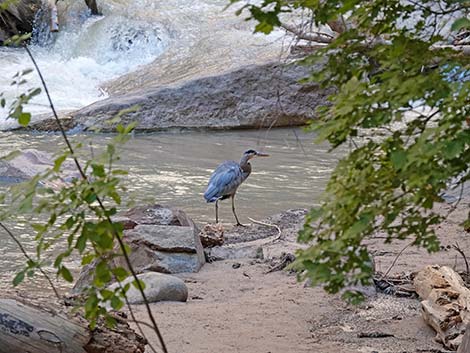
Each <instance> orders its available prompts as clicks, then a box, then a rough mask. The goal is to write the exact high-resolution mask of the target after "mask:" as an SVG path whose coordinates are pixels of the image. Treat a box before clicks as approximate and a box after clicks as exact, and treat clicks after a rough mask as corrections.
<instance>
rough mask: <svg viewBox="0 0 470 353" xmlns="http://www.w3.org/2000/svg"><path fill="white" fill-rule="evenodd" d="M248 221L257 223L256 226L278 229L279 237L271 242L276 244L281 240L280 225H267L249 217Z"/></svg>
mask: <svg viewBox="0 0 470 353" xmlns="http://www.w3.org/2000/svg"><path fill="white" fill-rule="evenodd" d="M248 219H249V220H250V221H251V222H253V223H256V224H259V225H262V226H266V227H273V228H276V229H277V231H278V235H277V237H276V238H274V239H273V240H271V241H273V242H274V241H276V240H279V239H281V235H282V232H281V228H279V226H278V225H276V224H271V223H265V222H261V221H257V220H256V219H253V218H250V217H248Z"/></svg>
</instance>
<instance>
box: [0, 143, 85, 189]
mask: <svg viewBox="0 0 470 353" xmlns="http://www.w3.org/2000/svg"><path fill="white" fill-rule="evenodd" d="M53 167H54V157H53V155H52V154H50V153H47V152H43V151H38V150H35V149H27V150H23V151H21V152H20V153H19V154H18V155H17V156H15V157H14V158H13V159H11V160H2V159H0V181H3V182H21V181H26V180H29V179H32V178H33V177H34V176H36V175H37V174H40V173H44V172H45V171H46V170H48V169H51V168H53ZM75 178H80V174H79V172H78V171H77V169H76V167H75V164H73V162H71V161H64V163H63V164H62V169H61V172H60V177H59V178H57V179H55V180H52V179H50V180H46V181H42V183H43V184H44V185H45V186H50V187H53V188H59V187H60V186H63V185H65V184H66V183H69V182H71V181H72V180H73V179H75Z"/></svg>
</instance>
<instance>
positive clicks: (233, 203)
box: [232, 194, 245, 227]
mask: <svg viewBox="0 0 470 353" xmlns="http://www.w3.org/2000/svg"><path fill="white" fill-rule="evenodd" d="M232 212H233V215H234V216H235V219H236V220H237V224H236V225H237V226H242V227H245V225H243V224H241V223H240V221H239V220H238V217H237V214H236V213H235V194H233V196H232Z"/></svg>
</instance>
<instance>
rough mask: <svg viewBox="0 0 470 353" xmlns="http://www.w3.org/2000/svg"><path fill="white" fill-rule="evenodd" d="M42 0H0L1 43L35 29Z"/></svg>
mask: <svg viewBox="0 0 470 353" xmlns="http://www.w3.org/2000/svg"><path fill="white" fill-rule="evenodd" d="M40 8H41V1H40V0H0V44H3V42H4V41H5V40H6V39H8V38H9V37H11V36H13V35H15V34H21V33H28V32H31V31H32V30H33V21H34V16H35V14H36V12H37V11H38V10H39V9H40Z"/></svg>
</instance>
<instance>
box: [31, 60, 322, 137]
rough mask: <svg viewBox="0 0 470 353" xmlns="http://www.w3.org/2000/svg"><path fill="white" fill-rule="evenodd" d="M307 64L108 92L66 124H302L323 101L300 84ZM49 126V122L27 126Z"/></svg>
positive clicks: (316, 90) (151, 127) (314, 88)
mask: <svg viewBox="0 0 470 353" xmlns="http://www.w3.org/2000/svg"><path fill="white" fill-rule="evenodd" d="M310 70H311V69H310V68H307V67H304V66H299V65H296V64H291V65H282V64H279V63H270V64H266V65H252V66H247V67H244V68H242V69H239V70H236V71H233V72H229V73H226V74H223V75H219V76H211V77H205V78H200V79H195V80H192V81H189V82H186V83H183V84H180V85H178V86H168V87H166V86H157V87H154V88H150V89H145V90H144V91H138V92H134V93H129V94H124V95H120V96H113V97H110V98H108V99H104V100H102V101H99V102H96V103H94V104H92V105H90V106H88V107H85V108H83V109H81V110H79V111H77V112H74V113H72V114H71V116H70V117H69V118H68V119H67V127H68V128H75V127H81V128H83V129H85V130H87V129H90V128H92V127H93V128H95V127H96V128H99V129H101V131H110V130H111V131H112V130H114V128H115V125H112V124H109V123H107V121H109V120H110V119H112V118H113V117H114V116H116V114H118V113H119V112H120V111H122V110H124V109H128V108H131V107H133V106H135V105H137V106H138V107H139V109H138V110H133V109H130V111H129V112H127V113H125V114H122V115H121V121H120V123H124V124H128V123H130V122H134V121H135V122H137V130H140V131H156V130H162V129H169V128H209V129H231V128H232V129H233V128H238V129H239V128H261V127H272V126H293V125H303V124H305V123H307V121H308V120H311V119H312V118H314V117H315V108H316V107H317V106H320V105H324V104H326V98H327V96H328V94H329V91H328V90H325V89H323V88H320V87H319V86H318V85H317V84H315V83H309V84H300V83H299V80H300V79H302V78H305V77H307V76H308V75H309V73H310ZM33 128H35V129H38V130H50V129H54V124H50V121H49V120H46V121H42V122H39V123H36V124H34V125H33Z"/></svg>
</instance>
